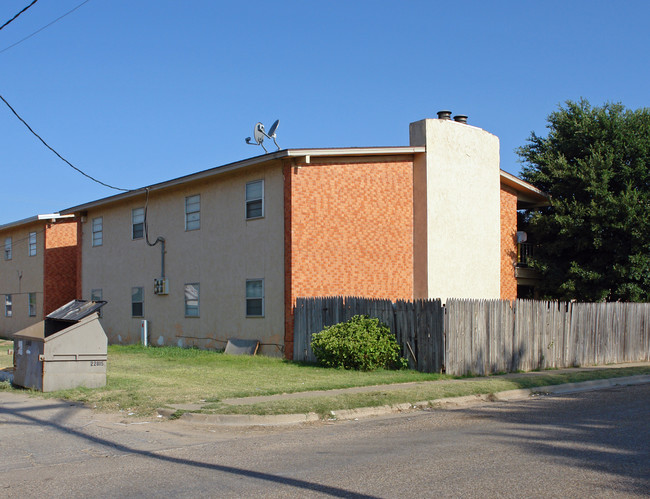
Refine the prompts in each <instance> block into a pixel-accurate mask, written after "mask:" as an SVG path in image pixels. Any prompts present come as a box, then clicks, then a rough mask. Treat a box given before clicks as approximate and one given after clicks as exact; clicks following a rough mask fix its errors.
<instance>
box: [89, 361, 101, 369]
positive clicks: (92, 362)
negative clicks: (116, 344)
mask: <svg viewBox="0 0 650 499" xmlns="http://www.w3.org/2000/svg"><path fill="white" fill-rule="evenodd" d="M103 365H104V361H103V360H91V361H90V367H101V366H103Z"/></svg>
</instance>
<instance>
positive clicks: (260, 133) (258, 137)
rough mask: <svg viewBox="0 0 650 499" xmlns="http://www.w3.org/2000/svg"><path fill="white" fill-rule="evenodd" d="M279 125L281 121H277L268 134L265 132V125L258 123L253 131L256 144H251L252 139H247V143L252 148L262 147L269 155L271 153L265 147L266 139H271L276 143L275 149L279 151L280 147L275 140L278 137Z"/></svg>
mask: <svg viewBox="0 0 650 499" xmlns="http://www.w3.org/2000/svg"><path fill="white" fill-rule="evenodd" d="M279 124H280V120H275V122H274V123H273V124H272V125H271V128H270V129H269V133H266V131H265V130H264V125H263V124H262V123H260V122H259V121H258V122H257V123H255V128H254V129H253V140H255V143H252V142H251V138H250V137H246V143H247V144H250V145H252V146H255V145H257V146H262V149H264V152H266V153H268V152H269V151H267V150H266V147H264V139H265V138H267V139H271V140H272V141H273V142H274V143H275V147H277V148H278V151H279V150H280V146H279V145H278V143H277V141H276V140H275V137H276V133H275V131H276V130H277V129H278V125H279Z"/></svg>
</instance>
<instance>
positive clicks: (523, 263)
mask: <svg viewBox="0 0 650 499" xmlns="http://www.w3.org/2000/svg"><path fill="white" fill-rule="evenodd" d="M532 256H533V245H532V244H530V243H518V244H517V267H528V262H529V260H530V258H531V257H532Z"/></svg>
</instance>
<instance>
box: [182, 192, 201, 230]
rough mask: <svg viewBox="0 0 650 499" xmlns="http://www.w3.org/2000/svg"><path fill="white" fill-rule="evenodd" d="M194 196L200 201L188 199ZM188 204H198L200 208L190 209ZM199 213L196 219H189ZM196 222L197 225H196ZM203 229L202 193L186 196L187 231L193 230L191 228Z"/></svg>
mask: <svg viewBox="0 0 650 499" xmlns="http://www.w3.org/2000/svg"><path fill="white" fill-rule="evenodd" d="M192 198H197V199H198V203H196V202H194V201H190V202H189V203H188V201H189V200H190V199H192ZM188 204H198V207H199V208H198V209H197V210H194V211H188ZM196 213H198V215H197V218H196V220H189V218H190V217H191V216H192V215H194V214H196ZM194 224H196V225H197V226H196V227H194ZM199 229H201V194H192V195H191V196H185V232H188V231H191V230H199Z"/></svg>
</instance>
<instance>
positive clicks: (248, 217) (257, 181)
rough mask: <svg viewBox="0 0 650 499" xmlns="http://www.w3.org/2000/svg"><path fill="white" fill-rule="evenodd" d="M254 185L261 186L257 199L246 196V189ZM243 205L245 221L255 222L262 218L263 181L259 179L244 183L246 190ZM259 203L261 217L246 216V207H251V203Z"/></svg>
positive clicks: (263, 207)
mask: <svg viewBox="0 0 650 499" xmlns="http://www.w3.org/2000/svg"><path fill="white" fill-rule="evenodd" d="M254 184H261V186H262V194H261V195H260V196H259V197H252V196H251V197H250V198H249V196H248V187H249V186H252V185H254ZM244 197H245V200H246V202H245V205H244V216H245V217H246V220H257V219H258V218H264V210H265V206H264V179H263V178H262V179H259V180H251V181H250V182H246V189H245V194H244ZM257 202H261V205H262V207H261V212H262V214H261V215H255V216H248V207H249V206H250V205H252V204H253V203H257Z"/></svg>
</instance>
